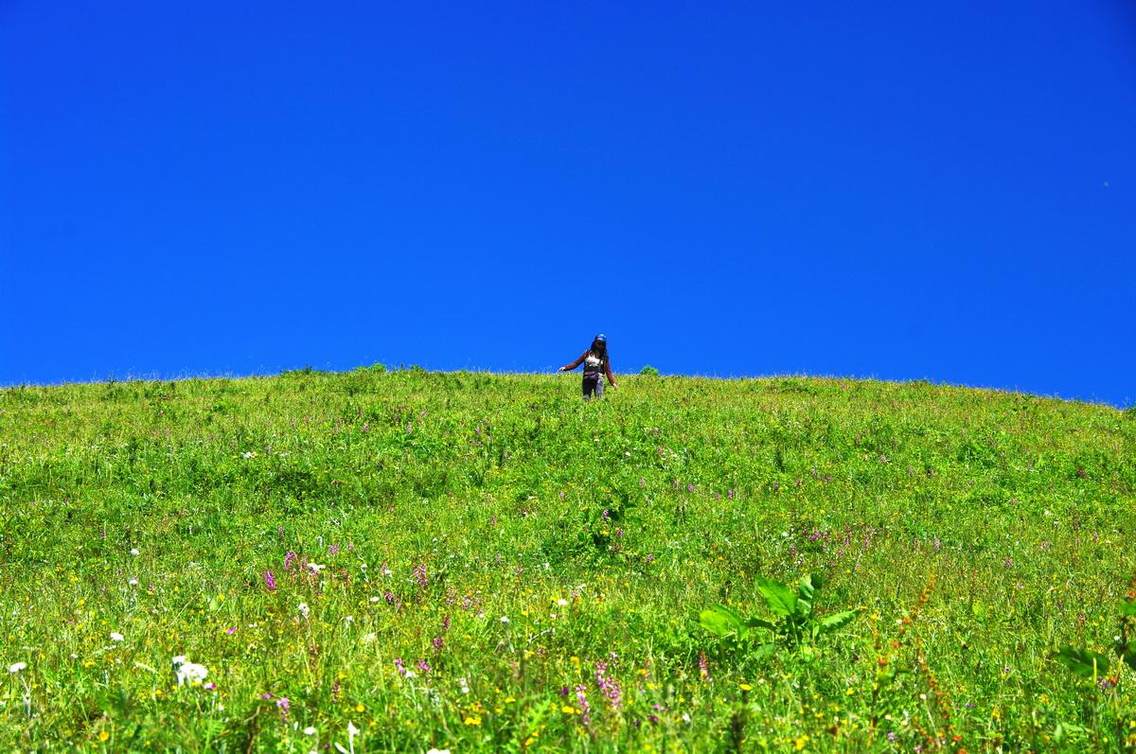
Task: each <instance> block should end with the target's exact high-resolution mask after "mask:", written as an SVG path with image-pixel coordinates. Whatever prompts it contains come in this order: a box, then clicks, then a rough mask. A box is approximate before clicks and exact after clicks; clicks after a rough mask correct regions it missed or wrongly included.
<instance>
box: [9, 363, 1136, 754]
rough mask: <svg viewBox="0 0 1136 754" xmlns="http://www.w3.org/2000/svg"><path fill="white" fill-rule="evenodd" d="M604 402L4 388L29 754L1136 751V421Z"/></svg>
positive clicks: (836, 405)
mask: <svg viewBox="0 0 1136 754" xmlns="http://www.w3.org/2000/svg"><path fill="white" fill-rule="evenodd" d="M578 392H579V384H578V377H576V378H573V377H569V376H491V375H486V374H471V373H428V372H424V371H421V370H416V369H415V370H406V371H397V372H386V371H384V370H382V369H378V368H376V369H362V370H356V371H354V372H350V373H345V374H322V373H308V372H304V373H286V374H284V375H281V376H279V377H274V378H267V379H240V380H229V379H212V380H187V381H179V382H128V383H112V384H91V385H76V386H64V387H50V388H15V389H7V390H3V391H0V506H2V510H3V519H2V520H0V576H2V578H0V640H2V641H0V663H2V664H3V667H0V750H4V751H8V750H13V749H15V750H30V749H35V750H41V751H46V750H60V751H62V750H69V749H71V748H74V747H80V748H89V749H90V750H104V749H105V750H107V751H154V750H165V749H178V750H181V751H227V752H246V751H281V752H300V753H306V752H309V751H313V750H314V751H318V752H321V754H322V752H325V751H336V750H337V748H336V745H337V744H338V745H339V746H342V747H343V749H345V750H348V751H350V750H351V746H352V745H353V747H354V751H356V752H362V751H386V750H400V751H421V752H425V751H426V750H428V749H430V748H437V749H449V750H451V751H452V752H455V753H456V752H470V751H498V750H502V751H506V750H507V751H522V750H523V751H548V752H553V751H568V750H573V751H585V750H589V751H615V750H619V751H658V752H663V751H732V750H735V749H740V750H742V751H762V750H771V751H788V750H806V751H825V750H842V751H862V750H871V751H913V750H922V751H932V750H947V751H956V750H958V749H960V748H965V749H966V750H967V751H981V750H995V749H997V748H998V747H1002V750H1006V751H1019V750H1024V749H1035V750H1069V751H1082V750H1100V751H1112V750H1119V749H1123V748H1124V747H1125V746H1126V745H1128V746H1130V745H1132V744H1131V742H1133V741H1136V737H1134V736H1136V694H1134V693H1133V689H1134V687H1136V673H1134V671H1133V669H1132V668H1131V667H1128V666H1126V664H1125V662H1124V659H1125V657H1124V655H1123V649H1124V647H1123V646H1120V648H1119V649H1120V651H1118V649H1117V646H1116V645H1118V644H1120V645H1123V643H1124V639H1125V638H1126V636H1127V633H1126V632H1127V628H1126V627H1125V626H1124V625H1123V624H1122V622H1121V621H1122V613H1123V612H1125V611H1127V612H1129V613H1136V607H1134V606H1133V602H1132V599H1133V593H1132V591H1131V590H1133V589H1136V585H1134V584H1133V578H1134V577H1136V549H1134V547H1133V532H1134V525H1136V509H1134V502H1136V417H1134V416H1133V415H1132V413H1131V412H1128V413H1123V412H1121V411H1118V410H1115V409H1113V408H1108V407H1105V406H1099V405H1089V404H1082V403H1071V402H1061V401H1055V400H1047V399H1041V398H1037V397H1032V396H1028V395H1020V394H1012V393H1001V392H991V391H979V390H969V389H958V388H944V387H936V386H932V385H928V384H925V383H908V384H891V383H881V382H870V381H850V380H822V379H761V380H733V381H722V380H709V379H692V378H657V377H626V378H624V379H622V380H621V382H620V389H619V390H617V391H610V394H609V396H608V397H607V398H606V399H605V400H604V401H603V402H593V403H588V404H585V403H583V402H582V401H580V399H579V397H578ZM807 574H816V577H817V578H816V579H815V581H814V582H813V583H814V586H815V585H816V584H820V587H819V588H818V589H816V590H815V594H814V593H813V591H812V589H811V588H810V587H809V586H808V584H806V585H805V586H798V582H799V580H800V579H801V577H802V576H805V575H807ZM776 582H781V583H783V584H786V585H788V588H782V587H781V586H779V584H778V583H776ZM1126 593H1127V594H1128V597H1127V598H1126ZM806 603H808V604H811V607H812V611H811V613H808V614H806V612H807V611H806ZM719 604H722V605H725V606H726V608H715V606H716V605H719ZM727 608H728V609H727ZM849 610H854V611H856V613H855V615H854V617H852V619H851V620H850V621H848V622H847V624H846V625H843V627H841V628H839V630H833V631H826V630H823V629H822V627H823V626H825V625H826V621H827V623H829V624H832V623H841V622H843V621H844V620H845V619H847V618H848V616H847V615H845V616H843V617H838V618H837V619H833V616H839V614H840V613H842V612H844V611H849ZM704 611H707V612H705V613H704ZM733 611H736V613H735V612H733ZM700 615H701V616H702V618H701V622H702V623H705V624H707V626H709V629H714V630H716V631H717V634H716V633H715V632H714V631H712V630H709V629H708V628H706V627H703V626H702V625H700ZM735 616H741V618H740V619H739V620H741V621H742V623H741V624H734V623H733V621H734V620H735ZM750 618H757V619H761V620H762V621H766V622H768V624H769V626H771V627H772V628H769V627H766V626H765V625H763V624H761V623H758V622H756V621H751V624H750V625H748V626H746V625H745V624H744V622H745V621H746V620H747V619H750ZM829 619H832V620H829ZM814 633H815V634H817V635H816V636H815V638H814ZM112 634H113V637H112ZM723 634H724V635H725V636H722V635H723ZM1134 637H1136V634H1134ZM1133 646H1134V647H1136V638H1134V641H1133ZM1062 647H1066V650H1065V653H1064V654H1063V655H1060V656H1058V657H1055V654H1054V653H1055V651H1056V650H1058V649H1060V648H1062ZM175 656H184V657H185V658H187V659H186V662H187V663H190V664H182V665H180V666H179V667H180V670H181V676H180V678H181V680H182V681H183V685H181V686H179V685H178V679H179V676H178V675H176V674H175V671H174V665H173V664H172V658H173V657H175ZM1094 658H1095V660H1096V667H1095V669H1094V667H1093V660H1094ZM1128 660H1129V661H1130V662H1136V654H1133V652H1132V651H1131V650H1130V651H1129V655H1128ZM23 664H26V667H21V665H23ZM197 665H200V666H203V667H204V668H205V669H206V671H207V675H206V676H205V677H204V678H201V677H200V668H197V667H196V666H197ZM305 731H307V732H305ZM350 731H357V732H356V733H354V734H353V735H352V734H351V733H350Z"/></svg>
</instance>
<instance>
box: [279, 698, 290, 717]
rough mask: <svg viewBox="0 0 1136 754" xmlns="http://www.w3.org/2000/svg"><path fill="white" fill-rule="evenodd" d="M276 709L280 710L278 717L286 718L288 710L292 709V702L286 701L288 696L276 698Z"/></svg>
mask: <svg viewBox="0 0 1136 754" xmlns="http://www.w3.org/2000/svg"><path fill="white" fill-rule="evenodd" d="M276 709H278V710H280V717H282V718H285V719H287V717H288V710H290V709H292V702H290V701H288V697H286V696H282V697H280V698H279V699H277V700H276Z"/></svg>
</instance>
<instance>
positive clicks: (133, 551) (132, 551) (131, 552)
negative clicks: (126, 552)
mask: <svg viewBox="0 0 1136 754" xmlns="http://www.w3.org/2000/svg"><path fill="white" fill-rule="evenodd" d="M130 554H131V555H133V556H134V557H138V555H139V554H140V553H139V552H138V548H137V547H131V548H130Z"/></svg>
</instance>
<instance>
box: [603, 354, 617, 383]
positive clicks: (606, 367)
mask: <svg viewBox="0 0 1136 754" xmlns="http://www.w3.org/2000/svg"><path fill="white" fill-rule="evenodd" d="M604 371H605V372H606V373H607V382H608V384H609V385H611V386H612V387H619V385H616V384H615V375H614V374H612V373H611V357H610V356H608V357H607V358H606V359H604Z"/></svg>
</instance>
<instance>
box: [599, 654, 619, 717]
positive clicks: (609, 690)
mask: <svg viewBox="0 0 1136 754" xmlns="http://www.w3.org/2000/svg"><path fill="white" fill-rule="evenodd" d="M596 685H597V686H599V687H600V691H602V692H603V695H604V696H605V697H607V701H608V704H610V705H611V708H612V709H613V710H618V709H619V707H620V705H622V704H623V690H622V689H620V688H619V684H618V683H617V682H616V680H615V679H614V678H611V677H609V676H608V675H607V663H606V662H597V663H596Z"/></svg>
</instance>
